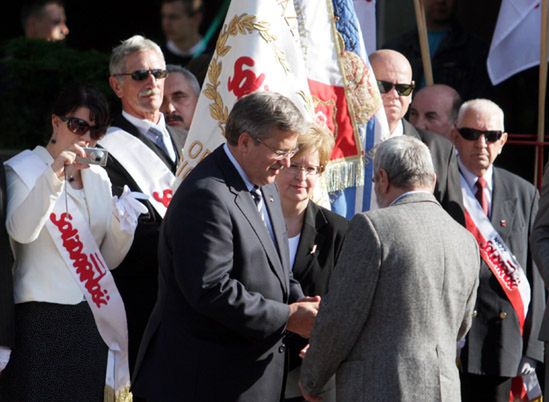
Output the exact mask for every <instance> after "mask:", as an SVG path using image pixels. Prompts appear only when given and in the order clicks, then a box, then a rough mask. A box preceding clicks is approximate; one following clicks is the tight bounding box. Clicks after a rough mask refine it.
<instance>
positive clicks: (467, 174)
mask: <svg viewBox="0 0 549 402" xmlns="http://www.w3.org/2000/svg"><path fill="white" fill-rule="evenodd" d="M457 161H458V166H459V171H460V172H461V174H462V175H463V178H464V179H465V181H466V182H467V184H468V185H469V187H470V188H471V189H473V190H474V189H475V184H476V183H477V180H478V176H477V175H476V174H474V173H473V172H471V171H470V170H469V169H467V167H466V166H465V165H464V164H463V162H462V161H461V158H460V157H459V154H458V158H457ZM493 176H494V165H490V167H489V168H488V170H487V171H486V173H484V176H483V177H484V179H485V180H486V184H487V187H488V190H490V192H492V188H493V181H492V178H493Z"/></svg>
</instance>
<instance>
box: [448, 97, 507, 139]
mask: <svg viewBox="0 0 549 402" xmlns="http://www.w3.org/2000/svg"><path fill="white" fill-rule="evenodd" d="M470 111H475V112H477V113H480V114H482V115H485V116H491V117H493V118H495V119H496V124H497V126H498V128H497V129H498V130H502V131H505V128H504V124H503V120H504V115H503V110H502V109H501V108H500V107H499V106H498V105H497V104H495V103H494V102H492V101H491V100H489V99H480V98H479V99H472V100H469V101H467V102H465V103H463V105H461V107H460V108H459V113H458V118H457V126H458V127H461V122H462V121H463V119H464V117H465V115H466V114H467V113H469V112H470Z"/></svg>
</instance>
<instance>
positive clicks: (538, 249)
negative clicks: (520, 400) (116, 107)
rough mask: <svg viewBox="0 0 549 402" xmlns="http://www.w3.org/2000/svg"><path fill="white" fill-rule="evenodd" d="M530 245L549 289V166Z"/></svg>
mask: <svg viewBox="0 0 549 402" xmlns="http://www.w3.org/2000/svg"><path fill="white" fill-rule="evenodd" d="M530 244H531V247H532V256H533V258H534V261H535V263H536V265H537V267H538V270H539V271H540V273H541V275H542V277H543V280H544V283H545V288H546V289H549V164H547V165H546V166H545V173H544V175H543V184H542V186H541V198H540V200H539V210H538V213H537V215H536V221H535V222H534V229H533V230H532V234H531V236H530ZM539 339H541V340H543V341H545V342H548V341H549V307H547V306H546V307H545V314H544V317H543V322H542V324H541V329H540V333H539ZM547 370H549V368H548V369H547Z"/></svg>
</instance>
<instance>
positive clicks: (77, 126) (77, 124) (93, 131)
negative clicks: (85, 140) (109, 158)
mask: <svg viewBox="0 0 549 402" xmlns="http://www.w3.org/2000/svg"><path fill="white" fill-rule="evenodd" d="M60 119H61V120H62V121H64V122H66V123H67V128H68V129H69V130H70V131H71V132H72V133H74V134H76V135H84V134H86V133H87V132H88V131H89V132H90V137H91V138H93V139H94V140H99V139H101V137H103V136H104V135H105V132H106V131H107V128H106V127H100V126H90V125H89V124H88V122H87V121H85V120H82V119H79V118H78V117H66V116H64V117H60Z"/></svg>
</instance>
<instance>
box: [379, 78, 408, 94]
mask: <svg viewBox="0 0 549 402" xmlns="http://www.w3.org/2000/svg"><path fill="white" fill-rule="evenodd" d="M377 86H378V88H379V92H381V93H382V94H384V93H387V92H389V91H390V90H391V89H393V87H394V88H395V89H396V91H397V94H398V95H399V96H408V95H410V94H411V93H412V91H413V90H414V88H415V86H416V85H415V84H414V82H412V83H411V84H393V83H392V82H388V81H380V80H378V81H377Z"/></svg>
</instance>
